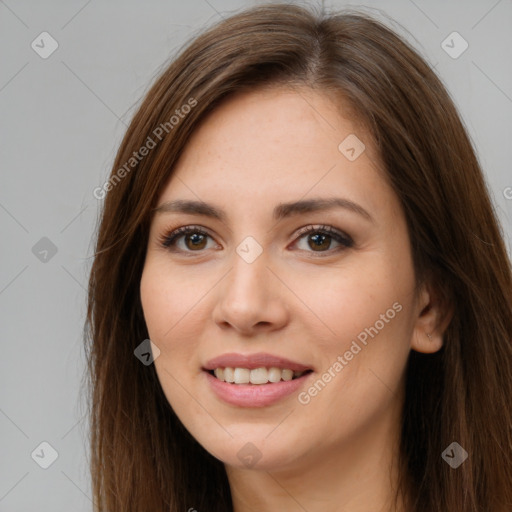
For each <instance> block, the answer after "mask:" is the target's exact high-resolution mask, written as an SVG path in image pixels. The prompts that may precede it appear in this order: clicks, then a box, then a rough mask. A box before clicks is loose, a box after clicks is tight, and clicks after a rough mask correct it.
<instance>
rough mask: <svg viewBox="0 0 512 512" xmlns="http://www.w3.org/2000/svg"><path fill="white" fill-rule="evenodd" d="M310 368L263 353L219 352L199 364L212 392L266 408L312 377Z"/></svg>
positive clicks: (240, 404)
mask: <svg viewBox="0 0 512 512" xmlns="http://www.w3.org/2000/svg"><path fill="white" fill-rule="evenodd" d="M267 368H268V369H269V370H267ZM313 371H314V370H313V368H312V367H311V366H307V365H304V364H302V363H299V362H297V361H292V360H291V359H287V358H285V357H280V356H274V355H272V354H266V353H258V354H249V355H243V354H235V353H231V354H223V355H221V356H218V357H215V358H213V359H210V360H209V361H208V362H207V363H206V364H205V365H204V367H203V372H204V375H205V378H206V383H207V384H208V385H209V386H210V389H211V390H212V391H213V392H214V393H215V395H217V397H218V398H220V399H221V400H222V401H224V402H227V403H228V404H230V405H233V406H238V407H244V408H245V407H249V408H252V407H267V406H269V405H272V404H273V403H276V402H278V401H280V400H282V399H285V398H286V397H288V396H290V395H293V394H294V393H296V392H298V390H299V389H300V388H301V387H302V386H304V385H305V383H306V382H307V381H309V380H310V379H311V378H312V375H313ZM255 377H256V379H255ZM278 377H279V378H278Z"/></svg>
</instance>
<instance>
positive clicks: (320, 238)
mask: <svg viewBox="0 0 512 512" xmlns="http://www.w3.org/2000/svg"><path fill="white" fill-rule="evenodd" d="M330 238H331V237H330V236H329V235H323V234H321V233H316V234H314V235H310V237H309V239H310V240H313V243H314V246H313V245H311V244H309V246H310V247H311V248H312V249H328V248H329V245H330ZM326 240H327V244H325V241H326Z"/></svg>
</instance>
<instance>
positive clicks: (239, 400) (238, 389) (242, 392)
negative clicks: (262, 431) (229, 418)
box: [205, 371, 312, 407]
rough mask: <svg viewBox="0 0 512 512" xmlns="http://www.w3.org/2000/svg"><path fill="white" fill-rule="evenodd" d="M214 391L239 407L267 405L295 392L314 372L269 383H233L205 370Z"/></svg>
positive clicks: (221, 397)
mask: <svg viewBox="0 0 512 512" xmlns="http://www.w3.org/2000/svg"><path fill="white" fill-rule="evenodd" d="M205 374H206V378H207V380H208V383H209V384H210V386H211V387H212V389H213V391H214V393H215V394H216V395H217V396H218V397H219V398H220V399H221V400H224V402H227V403H228V404H231V405H236V406H238V407H266V406H267V405H271V404H273V403H275V402H278V401H279V400H281V399H283V398H285V397H287V396H289V395H291V394H293V393H295V392H296V391H297V390H298V389H299V388H300V387H301V386H303V385H304V383H305V381H306V379H308V378H309V376H310V375H312V372H310V373H307V374H305V375H303V376H302V377H299V378H297V379H293V380H288V381H283V380H282V381H280V382H269V383H268V384H231V383H229V382H224V381H222V380H219V379H217V377H214V376H213V375H212V374H210V373H208V372H207V371H205Z"/></svg>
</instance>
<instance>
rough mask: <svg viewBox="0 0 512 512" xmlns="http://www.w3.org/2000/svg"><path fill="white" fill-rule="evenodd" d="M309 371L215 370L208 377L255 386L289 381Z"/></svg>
mask: <svg viewBox="0 0 512 512" xmlns="http://www.w3.org/2000/svg"><path fill="white" fill-rule="evenodd" d="M309 371H311V370H304V371H293V370H291V369H289V368H277V367H275V366H273V367H270V368H265V367H261V368H254V369H250V368H232V367H229V366H228V367H226V368H215V370H211V371H210V375H214V376H215V377H216V378H217V379H218V380H220V381H222V382H228V383H230V384H255V385H262V384H268V383H276V382H281V381H285V382H286V381H290V380H294V379H297V378H299V377H302V375H304V374H305V373H307V372H309Z"/></svg>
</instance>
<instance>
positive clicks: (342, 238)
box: [160, 225, 354, 258]
mask: <svg viewBox="0 0 512 512" xmlns="http://www.w3.org/2000/svg"><path fill="white" fill-rule="evenodd" d="M313 233H314V234H322V235H327V236H329V237H331V238H332V239H333V240H335V241H336V242H338V243H339V244H341V246H342V247H337V248H335V249H328V250H327V251H307V252H311V253H313V254H315V255H316V256H315V257H320V258H321V257H324V256H325V255H327V256H329V255H331V254H332V253H333V252H338V251H341V250H344V249H348V248H350V247H352V246H353V245H354V241H353V240H352V239H351V238H350V237H349V236H348V235H345V234H344V233H342V232H340V231H338V230H336V229H335V228H333V227H332V226H325V225H322V226H305V227H303V228H301V229H299V231H298V233H297V234H296V239H295V240H296V241H297V240H300V239H301V238H303V237H305V236H306V235H308V234H313ZM188 234H199V235H204V236H207V237H210V238H212V237H211V236H210V234H209V233H207V232H206V231H205V230H204V229H202V228H201V227H199V226H183V227H181V228H178V229H175V230H173V231H170V232H169V233H167V234H165V235H163V236H162V237H161V239H160V243H161V245H162V246H163V247H164V248H165V249H168V250H170V251H172V252H182V253H186V254H190V255H193V254H194V253H195V252H197V253H201V252H203V251H202V250H198V251H182V250H181V249H176V242H177V240H178V239H179V238H181V237H183V236H184V235H188ZM212 239H213V238H212Z"/></svg>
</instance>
